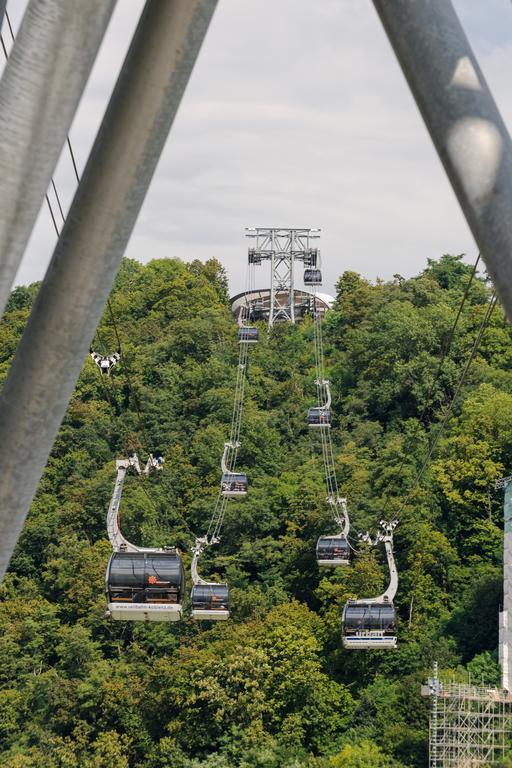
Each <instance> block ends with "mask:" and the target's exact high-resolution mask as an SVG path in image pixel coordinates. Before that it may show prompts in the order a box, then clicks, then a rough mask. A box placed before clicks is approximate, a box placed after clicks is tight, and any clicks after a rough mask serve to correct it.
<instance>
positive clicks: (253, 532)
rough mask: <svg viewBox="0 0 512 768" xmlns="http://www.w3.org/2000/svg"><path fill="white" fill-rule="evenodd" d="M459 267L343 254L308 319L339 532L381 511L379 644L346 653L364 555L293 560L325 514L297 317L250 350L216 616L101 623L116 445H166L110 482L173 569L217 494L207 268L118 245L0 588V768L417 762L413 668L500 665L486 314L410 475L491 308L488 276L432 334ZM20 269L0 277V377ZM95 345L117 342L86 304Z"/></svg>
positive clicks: (8, 352)
mask: <svg viewBox="0 0 512 768" xmlns="http://www.w3.org/2000/svg"><path fill="white" fill-rule="evenodd" d="M470 273H471V267H468V266H467V265H465V264H464V263H463V262H462V260H461V258H460V257H457V256H443V257H442V258H441V259H439V260H436V261H431V262H429V264H428V266H427V268H426V269H425V270H424V271H423V272H422V273H421V274H420V275H419V276H418V277H415V278H413V279H403V278H401V277H400V276H398V275H397V276H396V277H395V279H394V280H393V281H390V282H381V281H378V282H377V283H375V284H372V283H370V282H369V281H367V280H365V279H363V278H362V277H360V276H359V275H357V274H356V273H354V272H345V273H344V274H343V275H342V276H341V277H340V279H339V281H338V284H337V296H336V303H335V307H334V309H333V310H332V311H331V312H329V313H328V314H327V316H326V318H325V320H324V341H325V347H326V367H327V373H328V377H329V379H330V381H331V383H332V391H333V411H334V424H333V429H332V437H333V441H334V445H335V454H336V465H337V472H338V481H339V484H340V488H341V489H342V490H343V493H344V494H345V495H346V496H347V497H348V502H349V511H350V515H351V519H352V523H353V526H354V528H355V529H356V530H359V531H365V530H367V529H369V530H375V526H376V524H377V523H378V521H379V520H380V519H381V518H382V517H383V516H384V517H387V518H391V517H393V516H395V515H397V514H399V516H400V524H399V526H398V528H397V529H396V533H395V550H396V556H397V562H398V567H399V576H400V585H399V591H398V595H397V600H396V604H397V607H398V610H399V617H400V623H399V643H398V646H397V648H396V649H395V650H393V651H387V652H386V651H366V652H363V651H359V652H357V651H346V650H343V649H342V647H341V642H340V624H341V610H342V607H343V604H344V601H345V600H346V599H347V598H348V597H351V596H362V597H364V596H370V595H372V594H377V593H378V591H379V590H381V588H382V586H383V584H384V582H385V579H386V578H387V573H386V568H385V558H384V556H383V552H382V551H380V550H379V549H378V548H374V549H368V550H366V549H364V548H362V549H361V553H360V554H359V556H358V557H356V558H355V559H354V563H353V565H352V566H351V567H350V568H344V569H343V568H340V569H336V570H333V571H329V572H326V571H323V572H320V571H319V570H318V568H317V565H316V561H315V543H316V538H317V537H318V535H319V534H320V533H333V532H334V530H333V523H332V521H331V519H330V513H329V509H328V507H327V505H326V504H325V490H324V485H323V476H322V465H321V453H320V449H319V442H318V439H317V438H316V437H315V436H314V435H311V430H310V431H309V433H308V428H307V426H306V418H305V416H306V411H307V407H308V406H309V405H313V404H314V402H315V394H316V393H315V385H314V378H315V368H314V350H313V323H312V320H311V319H310V318H306V319H305V320H304V322H303V323H301V324H300V325H296V326H290V325H285V324H280V325H277V326H275V327H274V329H273V330H272V333H271V334H270V336H269V337H267V335H266V334H265V333H263V332H262V333H261V334H260V337H261V342H260V344H258V345H257V346H255V347H254V348H252V349H251V350H250V361H249V367H248V381H247V396H246V403H245V410H244V421H243V426H242V438H241V439H242V448H241V452H240V461H239V466H240V467H241V468H243V469H244V470H247V472H248V475H249V478H250V492H249V495H248V496H247V498H246V499H243V500H237V501H231V502H230V503H229V505H228V511H227V515H226V520H225V525H224V532H223V537H222V541H221V543H220V545H219V546H218V547H217V548H216V550H215V552H212V554H211V555H210V556H209V559H205V560H204V561H203V562H202V564H201V565H202V572H203V574H204V575H207V576H215V577H221V576H222V577H225V578H226V579H227V580H228V582H229V585H230V588H231V599H232V606H233V614H232V619H231V620H230V621H229V622H225V623H224V622H222V623H219V624H217V625H210V624H208V623H206V624H198V623H193V622H191V621H190V620H188V619H187V620H185V621H183V622H180V623H179V624H172V625H168V624H151V625H144V624H142V623H140V624H139V623H133V624H125V623H123V622H114V623H112V622H111V621H109V620H108V619H106V618H105V617H104V613H105V609H106V604H105V598H104V574H105V567H106V564H107V560H108V556H109V552H110V545H109V542H108V539H107V537H106V531H105V516H106V511H107V507H108V503H109V500H110V496H111V493H112V490H113V483H114V480H115V464H114V459H115V458H116V456H125V455H126V454H127V453H128V452H132V451H133V450H137V451H138V452H139V455H140V456H141V458H143V459H145V458H146V456H147V454H148V452H149V451H153V452H158V453H161V454H162V455H163V456H165V458H166V462H165V465H164V469H163V471H162V472H160V473H158V474H155V475H152V476H150V477H149V478H147V479H145V480H140V479H138V478H136V477H134V476H131V477H129V478H128V480H127V482H126V487H125V494H124V497H123V504H122V518H123V531H124V532H125V533H126V535H127V536H128V538H129V539H130V540H132V541H135V542H138V543H140V544H145V545H148V546H149V545H157V546H161V545H166V544H171V545H177V546H178V547H179V548H180V549H181V551H182V552H183V555H184V559H185V563H186V565H189V564H190V546H191V545H192V544H193V542H194V538H195V535H200V534H201V533H203V532H204V530H205V527H206V524H207V520H208V519H209V517H210V514H211V512H212V507H213V504H214V502H215V498H216V496H217V493H218V487H219V479H220V478H219V473H220V467H219V465H220V457H221V454H222V446H223V443H224V441H225V440H226V439H227V437H228V435H229V424H230V421H231V408H232V398H233V387H234V381H235V377H236V364H237V359H238V345H237V334H236V325H235V323H234V322H233V319H232V317H231V314H230V309H229V301H228V294H227V280H226V275H225V274H224V272H223V270H222V268H221V266H220V264H219V263H217V262H216V261H209V262H207V263H205V264H202V263H200V262H193V263H191V264H184V263H182V262H180V261H178V260H160V261H153V262H151V263H149V264H147V265H146V266H142V265H141V264H139V263H137V262H134V261H129V260H126V261H125V262H124V263H123V265H122V268H121V270H120V273H119V275H118V278H117V281H116V284H115V288H114V291H113V293H112V296H111V303H112V309H113V312H114V316H115V320H116V323H117V326H118V330H119V335H120V337H121V341H122V347H123V353H124V355H123V360H122V362H121V363H120V364H119V365H118V367H116V369H115V371H114V373H113V375H112V379H111V380H109V381H107V382H105V381H104V380H103V381H102V379H101V377H100V376H99V374H98V371H97V369H96V367H95V365H94V363H93V362H92V360H91V359H89V358H88V359H87V360H86V361H85V363H84V367H83V370H82V373H81V375H80V378H79V381H78V383H77V387H76V391H75V394H74V397H73V399H72V401H71V402H70V405H69V408H68V411H67V414H66V417H65V419H64V422H63V424H62V427H61V430H60V433H59V436H58V439H57V441H56V443H55V446H54V449H53V452H52V455H51V458H50V460H49V462H48V466H47V468H46V471H45V474H44V476H43V479H42V481H41V484H40V487H39V491H38V494H37V497H36V499H35V501H34V503H33V505H32V509H31V512H30V515H29V517H28V519H27V522H26V524H25V528H24V531H23V534H22V536H21V539H20V541H19V545H18V547H17V549H16V552H15V554H14V557H13V559H12V561H11V567H10V572H9V573H8V575H7V576H6V578H5V580H4V582H3V584H2V586H1V602H0V676H1V681H0V682H1V684H0V744H1V756H0V765H1V766H5V767H6V768H103V767H104V768H112V766H115V768H128V766H130V767H133V768H235V767H236V768H341V766H344V767H346V768H365V767H371V766H389V768H391V767H393V766H394V767H395V768H400V766H425V765H426V760H427V748H428V744H427V733H428V703H427V702H426V701H425V700H424V699H422V698H421V697H420V695H419V686H420V683H422V682H423V681H424V679H425V677H426V676H427V674H428V673H429V670H430V668H431V665H432V662H433V661H434V660H437V661H438V662H439V665H440V668H441V669H442V670H443V674H445V675H447V674H448V673H450V672H451V673H453V674H455V675H461V676H463V675H465V674H467V672H468V671H469V672H470V673H471V675H472V678H473V679H475V678H476V679H478V680H480V679H484V680H485V681H486V682H490V683H496V682H497V680H498V666H497V657H496V647H497V631H498V608H499V603H500V599H501V597H500V595H501V561H502V557H501V547H502V531H501V527H502V492H496V491H494V489H493V486H494V480H495V479H496V478H499V477H502V476H503V475H507V474H510V472H511V468H512V421H511V419H510V414H511V413H512V345H511V331H510V328H509V326H508V324H507V323H506V320H505V318H504V316H503V313H502V311H501V309H500V308H499V306H498V307H496V310H495V311H494V313H493V315H492V318H491V321H490V324H489V327H488V329H487V331H486V333H485V335H484V337H483V339H482V342H481V344H480V347H479V350H478V354H477V355H476V358H475V360H474V362H473V364H472V366H471V369H470V371H469V373H468V375H467V377H466V380H465V382H464V386H463V388H462V391H461V393H460V396H459V397H458V400H457V402H456V405H455V408H454V415H453V418H452V419H451V421H450V423H449V426H448V428H447V429H446V430H445V431H444V433H443V435H442V438H441V439H440V441H439V444H438V446H437V450H436V453H435V455H434V457H433V460H432V462H431V463H430V464H429V466H428V468H427V470H426V472H425V473H424V475H423V477H422V480H421V483H420V484H419V485H418V487H417V488H415V489H414V490H413V492H412V493H411V492H410V491H411V488H413V484H414V478H415V476H416V473H417V472H418V469H419V468H420V467H421V465H422V463H423V461H424V458H425V455H426V451H427V448H428V443H429V438H431V436H432V435H433V434H435V431H436V429H437V428H438V425H439V423H440V420H441V419H442V417H443V414H444V412H445V408H446V406H447V403H449V401H450V399H451V397H452V395H453V392H454V389H455V387H456V385H457V382H458V380H459V378H460V374H461V371H462V369H463V367H464V364H465V362H466V360H467V359H468V356H469V354H470V351H471V348H472V345H473V341H474V338H475V336H476V333H477V331H478V328H479V325H480V323H481V321H482V318H483V316H484V314H485V312H486V310H487V307H488V302H489V297H490V294H491V289H490V287H489V286H488V284H487V283H486V281H485V279H483V278H478V279H475V280H474V281H473V283H472V285H471V289H470V291H469V295H468V299H467V301H466V303H465V305H464V309H463V312H462V315H461V317H460V319H459V322H458V325H457V330H456V332H455V334H454V336H453V339H451V343H450V331H451V328H452V326H453V323H454V319H455V316H456V314H457V310H458V308H459V306H460V303H461V299H462V296H463V294H464V290H465V288H466V285H467V283H468V280H469V276H470ZM37 287H38V286H36V285H34V286H29V287H28V288H23V287H20V288H17V289H16V290H15V291H14V292H13V293H12V295H11V298H10V302H9V306H8V311H7V313H6V314H5V316H4V319H3V321H2V323H1V326H0V379H1V380H4V379H5V376H6V374H7V370H8V367H9V364H10V360H11V359H12V356H13V354H14V351H15V348H16V344H17V342H18V339H19V337H20V334H21V332H22V329H23V326H24V324H25V322H26V319H27V317H28V314H29V312H30V306H31V303H32V300H33V297H34V295H35V294H36V292H37ZM262 330H263V328H262ZM95 344H96V345H97V346H98V347H99V349H100V351H103V352H110V351H112V350H113V349H115V347H116V337H115V332H114V328H113V326H112V321H111V317H110V314H109V313H108V312H106V313H105V316H104V318H103V320H102V323H101V325H100V328H99V332H98V336H97V338H96V341H95ZM448 348H449V352H448V354H447V355H446V359H445V360H444V362H443V365H442V367H441V370H440V371H439V361H440V359H441V356H442V355H443V352H446V350H447V349H448ZM35 438H36V436H35ZM189 582H190V579H189Z"/></svg>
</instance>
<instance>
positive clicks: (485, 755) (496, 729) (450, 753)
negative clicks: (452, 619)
mask: <svg viewBox="0 0 512 768" xmlns="http://www.w3.org/2000/svg"><path fill="white" fill-rule="evenodd" d="M511 481H512V477H504V478H503V479H501V480H498V481H497V482H496V484H495V487H496V488H503V489H504V490H505V500H504V525H505V535H504V548H503V607H502V610H501V611H500V616H499V629H500V632H499V661H500V667H501V688H496V687H493V686H485V685H483V684H482V685H480V686H477V685H472V684H471V681H470V680H468V682H467V683H460V682H455V681H453V680H452V681H448V682H446V681H441V680H440V679H439V672H438V667H437V663H436V664H434V676H433V677H432V678H430V679H429V680H428V683H427V685H424V686H422V690H421V692H422V694H423V695H424V696H430V700H431V702H430V720H429V766H430V768H449V767H450V766H454V767H455V766H457V768H473V766H478V765H497V764H499V763H500V762H501V761H502V760H503V758H504V757H505V754H506V752H508V751H509V750H510V748H511V740H512V695H511V693H510V671H511V670H510V659H511V641H512V632H511V631H512V588H511V587H512V585H511V583H510V574H511V566H512V482H511Z"/></svg>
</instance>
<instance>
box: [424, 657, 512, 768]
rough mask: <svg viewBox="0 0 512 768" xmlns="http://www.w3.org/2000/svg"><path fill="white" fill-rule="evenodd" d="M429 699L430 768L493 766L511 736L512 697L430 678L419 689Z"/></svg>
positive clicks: (489, 688) (500, 758) (496, 691)
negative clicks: (425, 684) (426, 683)
mask: <svg viewBox="0 0 512 768" xmlns="http://www.w3.org/2000/svg"><path fill="white" fill-rule="evenodd" d="M422 693H423V694H424V695H427V696H430V700H431V706H430V719H429V734H430V738H429V766H430V768H450V766H453V767H455V766H457V768H473V767H474V766H478V765H497V764H498V763H499V762H500V761H501V760H503V758H504V756H505V753H506V751H507V750H508V749H509V746H510V738H511V736H512V696H511V695H510V694H509V693H508V691H504V690H502V689H499V688H492V687H486V686H483V685H482V686H476V685H471V684H469V683H458V682H454V681H450V682H441V680H440V679H439V677H438V671H437V665H434V677H432V678H430V679H429V681H428V685H427V686H424V687H423V689H422Z"/></svg>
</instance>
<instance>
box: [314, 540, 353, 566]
mask: <svg viewBox="0 0 512 768" xmlns="http://www.w3.org/2000/svg"><path fill="white" fill-rule="evenodd" d="M316 560H317V563H318V565H319V566H320V567H321V568H337V567H338V566H339V565H348V564H349V563H350V545H349V543H348V541H347V539H346V537H345V536H320V538H319V539H318V541H317V543H316Z"/></svg>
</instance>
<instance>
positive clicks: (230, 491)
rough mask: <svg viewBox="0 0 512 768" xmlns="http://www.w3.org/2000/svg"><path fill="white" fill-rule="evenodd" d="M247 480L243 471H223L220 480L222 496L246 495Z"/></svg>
mask: <svg viewBox="0 0 512 768" xmlns="http://www.w3.org/2000/svg"><path fill="white" fill-rule="evenodd" d="M248 487H249V481H248V480H247V475H245V474H244V473H243V472H224V473H223V475H222V478H221V482H220V490H221V493H222V495H223V496H247V489H248Z"/></svg>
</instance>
